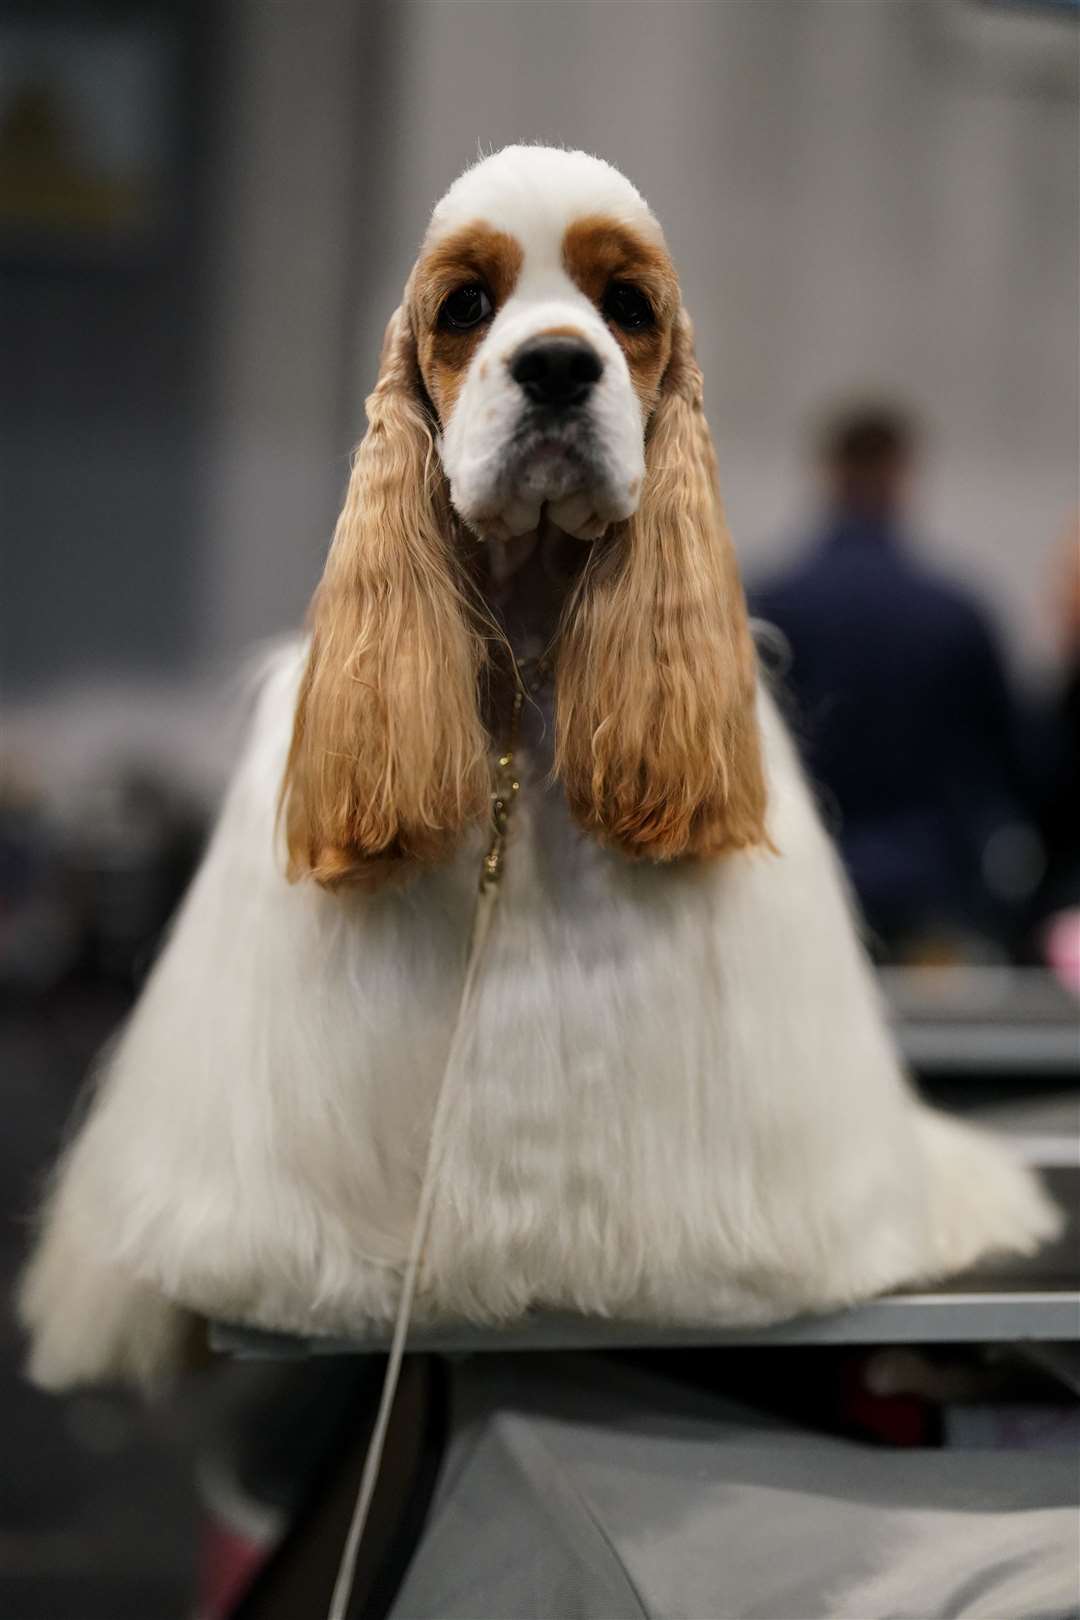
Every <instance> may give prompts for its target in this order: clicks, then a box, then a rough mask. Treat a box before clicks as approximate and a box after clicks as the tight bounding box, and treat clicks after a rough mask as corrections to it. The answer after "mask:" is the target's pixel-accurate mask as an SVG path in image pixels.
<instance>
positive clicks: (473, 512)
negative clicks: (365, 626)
mask: <svg viewBox="0 0 1080 1620" xmlns="http://www.w3.org/2000/svg"><path fill="white" fill-rule="evenodd" d="M596 215H603V216H605V217H609V218H615V219H618V220H619V221H621V222H623V223H625V224H627V225H632V226H633V227H634V229H635V230H638V231H640V232H642V234H644V235H646V236H647V237H648V239H650V240H656V241H661V240H662V238H661V236H660V230H659V226H658V225H657V224H656V222H655V220H654V219H653V217H652V215H651V214H650V213H649V211H648V208H647V207H646V205H645V203H644V202H643V200H642V198H641V197H640V196H639V194H638V193H637V192H636V191H635V190H634V188H633V186H631V185H630V183H629V181H628V180H626V179H624V178H623V176H622V175H620V174H618V172H617V171H616V170H614V169H612V168H610V166H609V165H608V164H606V163H602V162H601V161H600V160H599V159H596V158H591V157H588V156H586V155H585V154H584V153H580V152H560V151H553V150H551V149H546V148H540V147H509V148H507V149H506V150H505V151H502V152H500V153H498V154H497V155H496V156H495V157H494V158H490V159H488V160H487V161H486V162H484V163H481V164H478V165H477V167H476V168H474V169H471V170H469V171H468V172H467V173H466V174H464V175H463V176H462V177H461V179H460V180H459V181H457V183H456V184H455V185H454V186H453V187H452V188H451V190H450V191H449V192H448V193H447V195H446V197H445V198H444V199H443V201H442V202H441V203H440V204H439V205H438V206H437V208H436V209H435V213H434V215H433V218H432V222H431V226H430V228H429V231H428V234H427V237H426V239H425V243H424V248H425V250H427V249H430V248H431V247H432V246H434V245H436V244H437V243H438V242H439V240H440V239H441V238H443V237H444V236H447V235H449V234H450V233H452V232H454V231H457V230H459V229H460V228H461V227H463V226H466V225H469V224H473V223H476V222H483V223H485V224H488V225H490V226H492V227H494V228H495V229H496V230H498V231H501V232H506V233H507V234H509V235H510V236H512V237H513V238H514V239H515V241H516V242H517V243H518V244H519V246H520V248H521V250H522V255H523V257H522V265H521V269H520V272H519V274H518V276H517V279H516V282H515V285H514V288H513V291H512V293H511V294H510V296H509V297H508V298H507V300H506V301H505V303H504V304H503V305H502V307H501V308H499V309H498V310H497V311H496V314H495V318H494V320H493V321H492V323H491V326H490V329H489V330H488V332H487V334H486V335H485V337H484V340H483V342H482V343H481V344H480V346H479V347H478V348H477V349H476V351H475V353H474V354H473V356H472V359H471V362H470V365H469V369H468V372H467V374H466V377H465V381H464V383H463V384H462V386H461V388H460V390H459V391H458V394H457V397H456V399H455V401H454V404H453V407H452V409H451V411H450V414H449V418H448V420H446V421H445V422H444V424H443V434H442V438H441V442H440V451H441V455H442V461H443V467H444V469H445V472H446V475H447V478H448V480H449V484H450V494H451V499H452V500H453V503H454V506H455V508H456V509H457V511H458V512H459V514H460V515H461V517H462V518H463V519H464V520H465V522H466V523H468V524H469V525H470V527H472V528H473V529H474V530H475V531H476V532H477V533H478V534H480V535H482V536H485V537H491V538H497V539H505V538H508V537H510V536H513V535H519V534H525V533H528V532H529V531H531V530H532V529H535V527H536V525H537V523H538V521H539V518H540V513H541V508H542V507H543V506H545V505H546V506H547V509H548V515H549V516H550V517H551V519H552V520H553V521H554V522H555V523H556V524H557V525H558V527H559V528H561V529H564V530H565V531H566V532H567V533H569V534H574V535H578V536H580V537H581V538H583V539H584V538H589V539H591V538H595V537H596V536H597V535H599V534H602V533H603V532H604V530H605V529H606V528H607V527H608V526H609V524H611V523H613V522H617V521H619V520H620V519H623V518H627V517H629V516H631V514H632V513H633V512H634V510H635V509H636V506H637V501H638V498H639V493H640V489H641V483H642V478H643V475H644V433H645V420H644V416H643V412H642V407H641V403H640V401H639V399H638V396H637V393H636V392H635V389H634V386H633V382H632V380H631V376H630V371H629V368H628V366H627V363H626V358H625V356H624V354H623V351H622V349H621V347H620V346H619V344H618V343H617V342H616V340H615V338H614V337H613V336H612V334H611V332H610V330H609V329H608V326H607V323H606V322H605V321H604V319H603V318H602V316H601V315H600V313H599V311H598V310H597V309H596V307H595V306H594V305H593V303H592V302H591V301H590V299H589V298H587V297H586V296H585V294H584V293H583V292H582V291H581V289H580V288H579V287H578V286H577V285H576V284H575V283H574V281H573V280H572V279H571V277H570V276H569V274H568V273H567V271H566V269H565V267H564V265H563V242H564V238H565V235H566V230H567V227H568V226H569V225H571V224H572V223H574V222H575V221H576V220H579V219H585V218H590V217H592V216H596ZM548 333H550V334H552V335H553V336H556V337H561V338H563V339H567V338H570V339H578V340H580V341H581V342H582V343H584V344H586V345H588V347H589V348H590V349H591V350H592V351H593V353H594V354H595V357H596V359H597V360H598V361H599V363H600V366H601V368H602V369H601V372H600V376H599V378H598V379H597V381H596V382H595V383H594V384H593V385H592V387H591V389H590V390H589V393H588V396H587V398H586V399H585V400H583V401H582V402H581V403H580V404H579V405H575V406H574V407H573V408H571V409H568V410H563V411H553V410H547V409H544V408H538V407H537V406H536V405H535V404H534V403H533V402H532V401H531V400H530V399H529V397H528V396H527V395H526V392H525V390H524V389H523V388H522V386H521V384H520V383H518V382H516V381H515V380H514V378H513V376H512V374H511V366H512V365H513V362H514V358H515V356H516V355H517V354H518V352H519V350H520V349H521V347H522V345H523V344H525V343H528V342H529V341H530V340H533V339H539V338H542V337H543V336H544V334H548Z"/></svg>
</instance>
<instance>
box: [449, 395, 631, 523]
mask: <svg viewBox="0 0 1080 1620" xmlns="http://www.w3.org/2000/svg"><path fill="white" fill-rule="evenodd" d="M493 504H494V507H495V510H494V511H493V512H492V513H491V515H490V517H488V516H485V518H483V519H482V520H481V521H480V522H479V523H477V525H476V526H477V528H478V529H479V530H480V531H481V532H482V533H483V534H484V535H485V536H487V537H490V538H492V539H507V538H514V537H516V536H518V535H522V534H528V533H530V532H532V531H533V530H535V529H537V528H538V527H539V525H540V523H541V521H542V520H543V519H545V518H546V519H547V520H548V521H549V522H550V523H553V524H554V525H555V526H556V527H557V528H559V529H562V530H563V531H564V532H565V533H566V534H570V535H573V536H575V538H577V539H579V540H595V539H597V538H598V537H599V536H600V535H602V534H603V533H604V531H605V530H606V529H607V528H608V526H609V524H610V523H611V522H612V520H613V518H614V517H615V516H617V515H621V514H618V513H616V512H615V511H614V510H613V507H612V501H611V490H610V477H609V474H608V472H607V468H606V465H605V460H604V457H603V455H602V453H601V451H600V448H599V446H598V444H597V443H596V440H595V437H594V435H593V434H592V433H591V432H590V431H589V429H588V427H587V425H586V424H585V423H583V422H581V421H580V420H579V421H576V422H573V423H569V422H568V423H566V424H560V425H559V426H558V427H555V428H553V427H551V426H549V425H546V424H544V423H542V422H533V421H526V422H525V423H523V424H522V427H521V428H520V429H519V430H518V432H517V433H516V434H515V435H514V437H513V439H512V440H511V442H510V445H509V447H508V450H507V454H506V459H505V462H504V464H503V467H502V470H501V471H500V474H499V478H498V482H497V485H496V490H495V502H494V503H493Z"/></svg>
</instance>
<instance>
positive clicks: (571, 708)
mask: <svg viewBox="0 0 1080 1620" xmlns="http://www.w3.org/2000/svg"><path fill="white" fill-rule="evenodd" d="M556 682H557V696H556V724H555V768H556V771H557V772H558V774H559V776H560V777H561V778H562V781H563V784H564V786H565V789H566V793H567V797H568V799H569V802H570V807H571V809H572V811H573V813H574V815H575V816H576V818H577V820H578V821H579V822H580V823H581V825H582V826H583V827H584V828H586V829H587V830H588V831H589V832H592V833H595V834H596V835H597V836H599V837H600V838H602V839H603V840H604V841H605V842H608V843H611V844H613V845H615V846H617V847H618V848H620V849H622V850H623V851H624V852H625V853H627V854H629V855H640V856H647V857H648V858H650V859H652V860H658V861H663V860H670V859H673V858H674V857H676V856H681V855H701V856H707V855H719V854H721V853H723V852H724V851H727V850H732V849H742V848H744V847H746V846H748V845H751V844H757V843H761V842H762V841H763V840H765V837H766V835H765V828H764V818H765V780H764V775H763V772H762V765H761V749H760V741H759V737H758V727H757V720H756V715H755V687H756V676H755V659H754V649H753V644H752V642H751V639H750V632H749V628H748V625H747V618H746V602H745V599H744V596H743V591H742V585H741V583H740V580H739V573H738V567H737V565H736V562H735V555H734V552H733V550H732V547H731V540H730V538H729V536H728V531H727V526H726V524H725V522H724V515H723V510H722V507H721V505H720V496H719V490H718V487H717V477H716V458H715V455H714V453H713V447H712V440H711V438H710V436H709V429H708V424H707V423H706V421H705V414H704V410H703V406H702V382H701V372H700V370H699V369H698V365H697V362H696V360H695V359H694V355H693V348H692V339H691V331H690V323H689V320H688V319H687V318H686V316H685V315H681V316H680V318H679V323H678V326H677V328H676V332H675V337H674V343H673V347H672V354H671V359H670V361H669V364H668V368H667V371H666V373H665V376H664V382H663V385H662V392H661V397H660V401H659V403H658V405H657V408H656V411H655V413H654V415H653V419H652V422H651V424H650V429H649V435H648V443H647V445H646V470H645V484H644V491H643V495H642V502H641V506H640V508H639V509H638V511H637V513H636V514H635V516H634V517H632V518H631V519H629V521H628V522H626V523H624V524H620V525H619V527H618V528H617V529H616V530H615V531H613V533H612V535H611V536H610V537H609V539H608V541H607V542H605V544H604V547H603V549H602V550H601V551H599V552H598V553H597V554H596V556H595V557H594V559H593V560H592V561H591V563H590V565H589V566H588V568H587V570H586V572H585V574H584V576H583V577H582V579H581V581H580V582H579V586H578V589H577V591H576V593H575V596H574V598H573V600H572V601H571V603H570V604H569V608H568V612H567V616H566V620H565V624H564V627H563V630H562V634H561V637H560V644H559V656H558V664H557V670H556Z"/></svg>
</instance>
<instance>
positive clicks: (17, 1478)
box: [0, 990, 195, 1620]
mask: <svg viewBox="0 0 1080 1620" xmlns="http://www.w3.org/2000/svg"><path fill="white" fill-rule="evenodd" d="M122 1010H123V1003H122V1000H121V999H120V997H119V996H118V994H117V993H116V992H115V991H107V990H97V991H85V990H81V991H78V992H65V993H64V994H62V995H60V996H58V997H57V998H56V999H54V1000H50V1002H49V1004H48V1006H47V1007H41V1006H39V1007H35V1008H28V1007H27V1006H26V1005H25V1004H23V1005H20V1006H17V1007H14V1006H10V1005H7V1006H0V1074H3V1076H4V1084H5V1106H6V1111H7V1118H8V1120H9V1122H10V1121H16V1122H17V1129H13V1128H11V1126H10V1124H9V1127H8V1128H7V1129H6V1130H5V1131H4V1132H3V1133H0V1188H2V1194H0V1196H2V1198H3V1201H4V1202H3V1208H4V1220H3V1222H2V1224H0V1287H2V1293H3V1307H2V1310H0V1433H2V1434H3V1436H4V1446H5V1452H6V1457H7V1459H8V1466H7V1467H5V1468H4V1469H3V1470H2V1471H0V1620H180V1617H182V1616H184V1615H186V1614H188V1613H190V1610H191V1601H192V1591H193V1549H194V1535H195V1497H194V1489H193V1485H192V1481H191V1477H190V1467H189V1464H188V1463H187V1461H186V1460H185V1457H184V1455H183V1454H182V1453H181V1451H180V1450H179V1448H178V1447H177V1446H176V1444H175V1441H174V1438H173V1437H171V1436H170V1434H169V1425H168V1418H167V1416H166V1415H163V1414H152V1413H149V1412H147V1411H146V1410H144V1409H142V1408H140V1406H139V1405H138V1404H136V1403H135V1402H134V1401H132V1400H130V1399H128V1398H127V1397H124V1396H121V1395H117V1394H111V1393H110V1394H107V1395H106V1394H101V1393H97V1392H95V1393H93V1394H87V1395H81V1396H76V1397H74V1398H72V1399H68V1400H63V1401H61V1400H57V1399H56V1398H54V1397H51V1396H46V1395H42V1394H40V1393H39V1392H38V1391H36V1390H34V1389H32V1388H31V1387H30V1386H29V1385H28V1384H27V1383H26V1382H25V1381H24V1380H23V1379H22V1378H21V1376H20V1368H21V1362H22V1357H23V1346H22V1343H21V1337H20V1334H19V1331H18V1329H17V1327H16V1325H15V1323H14V1321H13V1318H12V1314H11V1288H12V1283H13V1280H14V1278H15V1276H16V1274H17V1271H18V1268H19V1266H20V1264H21V1260H22V1257H23V1254H24V1251H25V1248H26V1216H27V1212H28V1211H29V1210H30V1209H32V1207H33V1204H34V1201H35V1198H36V1192H37V1187H38V1184H39V1178H40V1176H41V1174H42V1168H43V1166H44V1165H46V1164H47V1163H48V1162H49V1160H50V1159H51V1157H52V1155H53V1154H54V1152H55V1150H56V1147H57V1144H58V1141H59V1139H60V1136H61V1133H62V1130H63V1125H64V1121H65V1119H66V1118H67V1115H68V1113H69V1111H70V1108H71V1104H72V1100H73V1098H74V1097H75V1095H76V1093H77V1090H78V1087H79V1085H80V1084H81V1081H82V1078H83V1076H84V1075H85V1073H86V1070H87V1065H88V1062H89V1060H90V1058H91V1057H92V1055H93V1053H94V1051H95V1050H96V1049H97V1048H98V1046H100V1044H101V1041H102V1040H103V1038H104V1037H105V1036H106V1035H107V1034H108V1033H109V1031H110V1030H111V1029H112V1028H113V1026H114V1025H115V1023H116V1020H117V1018H118V1017H119V1016H120V1014H121V1013H122Z"/></svg>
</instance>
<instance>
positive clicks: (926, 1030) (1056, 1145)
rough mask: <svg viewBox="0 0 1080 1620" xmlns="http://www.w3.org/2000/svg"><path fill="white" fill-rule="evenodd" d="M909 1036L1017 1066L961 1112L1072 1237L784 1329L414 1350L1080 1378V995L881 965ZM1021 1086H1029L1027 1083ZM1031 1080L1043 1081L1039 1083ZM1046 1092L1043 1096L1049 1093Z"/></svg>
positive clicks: (935, 1054) (519, 1330)
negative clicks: (965, 1350)
mask: <svg viewBox="0 0 1080 1620" xmlns="http://www.w3.org/2000/svg"><path fill="white" fill-rule="evenodd" d="M881 982H882V987H883V989H884V992H885V996H886V999H887V1001H888V1003H889V1005H890V1007H891V1009H892V1014H893V1021H894V1028H895V1030H896V1035H897V1040H898V1043H899V1045H900V1047H901V1050H902V1051H903V1053H904V1055H905V1057H906V1059H907V1061H908V1063H909V1064H910V1065H911V1067H912V1068H913V1069H916V1070H917V1071H918V1072H919V1074H920V1076H921V1077H922V1078H923V1079H926V1080H932V1079H933V1078H934V1077H938V1076H941V1077H943V1078H946V1079H948V1078H949V1077H954V1078H958V1077H959V1076H961V1075H971V1074H977V1075H979V1076H986V1077H987V1078H989V1079H990V1080H991V1082H992V1081H993V1078H994V1077H995V1076H1001V1075H1004V1074H1008V1076H1009V1078H1010V1082H1013V1083H1012V1084H1011V1085H1010V1097H1009V1100H1008V1101H1005V1102H1001V1101H998V1102H995V1103H993V1104H989V1105H988V1104H987V1103H986V1102H985V1101H982V1102H980V1101H979V1091H980V1087H979V1086H978V1085H977V1084H973V1085H972V1086H971V1087H970V1092H969V1091H968V1088H967V1087H965V1088H964V1092H963V1093H961V1094H960V1096H958V1095H957V1093H956V1091H955V1090H954V1091H953V1092H952V1099H953V1101H954V1103H956V1102H959V1104H960V1107H959V1111H961V1112H963V1113H964V1114H965V1115H966V1117H968V1118H969V1119H976V1120H978V1121H979V1122H980V1123H982V1124H985V1125H987V1126H990V1127H991V1128H993V1129H995V1130H998V1131H999V1132H1001V1134H1002V1135H1004V1136H1006V1137H1007V1138H1008V1139H1009V1141H1010V1144H1011V1146H1012V1148H1013V1150H1014V1151H1015V1152H1016V1153H1017V1155H1018V1156H1019V1157H1020V1158H1022V1159H1023V1160H1025V1161H1026V1162H1027V1163H1029V1164H1031V1165H1033V1166H1035V1167H1037V1168H1038V1169H1040V1170H1041V1171H1042V1172H1043V1174H1044V1175H1045V1177H1046V1180H1047V1183H1048V1185H1049V1187H1050V1189H1051V1191H1052V1192H1053V1194H1054V1196H1055V1197H1056V1199H1057V1200H1058V1202H1059V1203H1060V1204H1061V1205H1062V1206H1063V1208H1064V1209H1065V1211H1066V1213H1067V1216H1068V1226H1067V1229H1066V1232H1065V1235H1064V1236H1063V1237H1062V1238H1061V1239H1060V1240H1059V1242H1057V1243H1056V1244H1054V1245H1053V1246H1051V1247H1050V1248H1048V1249H1045V1250H1043V1251H1042V1252H1041V1253H1040V1254H1038V1255H1036V1256H1034V1257H1033V1259H1032V1260H1030V1261H1028V1262H1026V1263H1016V1262H1007V1263H1006V1265H1005V1266H1003V1267H999V1268H991V1267H986V1268H981V1269H980V1270H979V1271H978V1272H977V1273H971V1274H970V1275H968V1276H966V1277H963V1278H958V1279H954V1280H953V1281H951V1282H949V1283H947V1284H944V1285H943V1286H941V1287H939V1288H935V1289H931V1290H928V1291H926V1292H919V1293H904V1294H895V1295H892V1296H890V1297H888V1298H884V1299H878V1300H873V1301H871V1302H870V1303H869V1304H866V1305H860V1306H857V1307H855V1308H854V1309H852V1310H848V1311H840V1312H835V1313H833V1314H830V1315H822V1316H807V1317H800V1318H797V1319H795V1320H793V1321H787V1322H781V1323H777V1324H774V1325H773V1326H771V1327H762V1328H739V1329H723V1328H718V1327H716V1326H715V1325H712V1326H694V1325H689V1326H688V1325H685V1324H683V1325H678V1326H664V1325H658V1324H657V1323H655V1322H628V1321H616V1320H611V1319H608V1318H603V1317H584V1316H574V1315H564V1314H555V1313H544V1314H537V1315H535V1316H532V1317H527V1318H526V1319H525V1320H524V1321H521V1322H517V1323H515V1324H513V1325H512V1326H510V1327H505V1328H492V1327H476V1326H473V1325H470V1324H468V1323H459V1324H453V1323H451V1324H446V1325H443V1326H439V1327H437V1328H430V1329H420V1330H417V1331H416V1332H413V1333H411V1334H410V1336H409V1341H408V1342H409V1348H410V1349H413V1350H430V1351H440V1352H445V1353H448V1354H472V1353H474V1352H483V1351H512V1350H625V1349H646V1348H647V1349H663V1348H682V1347H691V1346H709V1345H715V1346H717V1347H720V1346H725V1345H728V1346H747V1345H812V1344H821V1345H837V1344H850V1345H859V1344H957V1343H983V1344H990V1343H1013V1344H1016V1343H1030V1344H1032V1345H1045V1346H1052V1345H1058V1346H1063V1347H1064V1346H1069V1347H1070V1354H1072V1351H1073V1348H1074V1347H1076V1348H1075V1356H1074V1365H1076V1367H1077V1368H1078V1377H1080V1089H1078V1087H1080V1022H1078V1008H1077V1003H1076V1002H1075V1001H1074V1000H1073V999H1072V998H1071V997H1070V996H1069V995H1067V994H1066V992H1065V991H1064V990H1062V989H1060V987H1059V986H1058V985H1057V984H1056V983H1055V982H1054V981H1053V980H1052V979H1051V978H1050V976H1049V975H1048V974H1045V973H1042V972H1039V971H1034V970H1025V969H1019V970H1017V969H1011V968H976V969H970V968H956V969H951V968H950V969H944V970H940V969H914V970H912V969H891V970H886V971H885V972H883V973H882V975H881ZM1017 1080H1019V1081H1020V1082H1021V1083H1022V1084H1021V1095H1019V1096H1017V1088H1016V1085H1015V1082H1016V1081H1017ZM1028 1087H1030V1090H1029V1089H1028ZM1036 1092H1037V1094H1036ZM210 1344H211V1348H212V1349H214V1350H216V1351H219V1352H221V1353H223V1354H226V1355H232V1356H238V1357H244V1358H259V1359H264V1360H266V1359H275V1360H276V1359H290V1358H294V1357H302V1356H309V1355H364V1354H371V1353H380V1352H385V1351H386V1350H387V1348H388V1346H389V1336H388V1334H386V1333H385V1332H381V1331H380V1332H378V1333H373V1334H372V1335H371V1336H370V1337H363V1338H358V1339H347V1340H342V1339H335V1338H321V1337H311V1338H308V1337H290V1336H289V1335H286V1334H279V1333H266V1332H263V1331H260V1330H256V1329H252V1328H245V1327H239V1326H234V1325H231V1324H228V1323H215V1324H213V1325H212V1326H211V1330H210Z"/></svg>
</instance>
